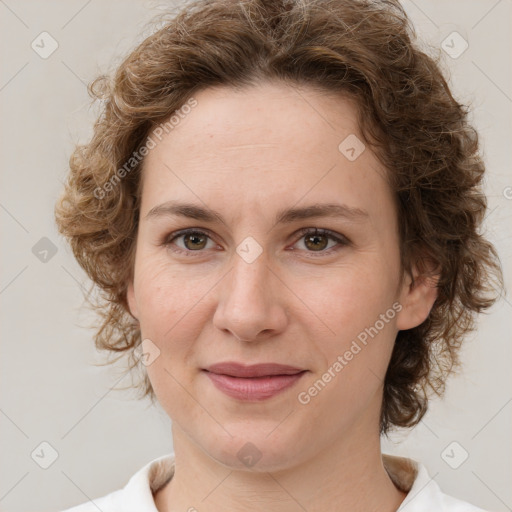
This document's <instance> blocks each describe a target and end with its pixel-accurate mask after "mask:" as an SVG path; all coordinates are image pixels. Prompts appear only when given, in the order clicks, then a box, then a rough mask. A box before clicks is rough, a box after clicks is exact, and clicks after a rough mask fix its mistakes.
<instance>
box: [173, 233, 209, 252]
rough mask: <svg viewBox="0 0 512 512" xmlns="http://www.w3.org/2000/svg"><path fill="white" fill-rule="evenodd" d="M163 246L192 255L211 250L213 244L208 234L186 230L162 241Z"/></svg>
mask: <svg viewBox="0 0 512 512" xmlns="http://www.w3.org/2000/svg"><path fill="white" fill-rule="evenodd" d="M208 244H210V245H208ZM163 245H165V246H167V247H169V248H170V249H172V250H173V251H175V252H181V253H192V252H203V249H212V248H213V247H214V246H215V243H214V242H213V240H212V239H211V237H210V235H209V234H207V233H205V232H203V231H197V230H193V229H188V230H183V231H178V232H176V233H172V234H171V235H169V236H168V237H167V238H166V239H165V240H164V241H163Z"/></svg>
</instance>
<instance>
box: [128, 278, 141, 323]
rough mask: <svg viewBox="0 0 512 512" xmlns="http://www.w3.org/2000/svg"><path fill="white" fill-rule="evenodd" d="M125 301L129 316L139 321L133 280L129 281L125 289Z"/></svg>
mask: <svg viewBox="0 0 512 512" xmlns="http://www.w3.org/2000/svg"><path fill="white" fill-rule="evenodd" d="M126 301H127V302H128V308H129V309H130V313H131V315H132V316H133V317H134V318H135V319H137V320H138V319H139V311H138V309H137V301H136V300H135V289H134V286H133V279H130V281H129V282H128V286H127V288H126Z"/></svg>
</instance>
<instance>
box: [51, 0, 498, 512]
mask: <svg viewBox="0 0 512 512" xmlns="http://www.w3.org/2000/svg"><path fill="white" fill-rule="evenodd" d="M91 92H92V93H93V94H94V95H95V96H96V97H97V98H101V99H103V100H104V107H103V108H104V111H103V114H102V116H101V117H100V119H99V120H98V122H97V123H96V125H95V131H94V135H93V138H92V140H91V142H90V143H89V144H88V145H86V146H84V147H79V148H77V149H76V151H75V153H74V154H73V156H72V158H71V162H70V163H71V170H70V175H69V180H68V183H67V185H66V190H65V193H64V196H63V197H62V199H61V200H60V202H59V204H58V205H57V207H56V217H57V223H58V226H59V229H60V231H61V233H63V234H64V235H65V236H66V237H68V239H69V240H70V243H71V246H72V248H73V251H74V254H75V256H76V257H77V259H78V261H79V263H80V264H81V265H82V267H83V268H84V269H85V270H86V271H87V272H88V274H89V276H90V277H91V279H92V280H93V281H94V283H96V284H97V285H98V287H99V288H100V289H102V290H103V291H104V295H103V299H104V300H105V303H104V304H103V305H101V304H100V305H99V307H103V310H102V311H103V323H102V325H101V326H100V329H99V330H98V333H97V336H96V344H97V346H98V347H99V348H102V349H107V350H111V351H117V352H120V353H121V354H122V353H124V352H128V353H129V354H130V355H131V357H132V359H131V362H132V368H135V367H136V366H138V367H141V368H142V369H144V370H145V374H144V382H143V386H142V390H143V393H142V394H143V395H147V396H150V397H151V398H152V399H157V400H158V402H159V403H160V404H161V405H162V407H163V408H164V409H165V411H166V412H167V414H168V415H169V417H170V418H171V420H172V434H173V446H174V454H172V455H166V456H163V457H160V458H159V459H157V460H155V461H152V462H151V463H150V464H148V465H147V466H145V467H144V468H142V469H141V470H140V471H138V472H137V473H136V474H135V475H134V476H133V477H132V479H131V480H130V481H129V483H128V484H127V485H126V487H125V488H124V489H122V490H119V491H116V492H114V493H111V494H109V495H108V496H104V497H103V498H100V499H97V500H94V503H91V502H88V503H84V504H82V505H80V506H77V507H75V508H72V509H69V511H70V512H71V511H73V512H85V511H89V510H97V509H98V508H99V509H101V510H102V511H103V512H107V511H114V510H115V511H116V512H119V511H128V510H133V511H135V510H137V511H152V512H155V511H159V512H165V511H170V510H190V511H192V510H200V511H203V510H204V511H218V510H244V511H256V510H258V511H259V510H262V511H263V510H264V511H295V510H308V511H313V510H324V511H326V510H327V511H328V510H333V511H334V510H336V511H340V510H347V511H348V510H350V511H359V510H361V511H363V510H364V511H369V510H375V511H377V510H378V511H381V512H386V511H389V512H391V511H396V510H400V511H407V512H409V511H410V512H413V511H425V510H429V511H433V510H436V511H462V510H464V511H477V510H481V509H478V508H477V507H474V506H472V505H470V504H468V503H466V502H464V501H462V500H459V499H456V498H454V497H450V496H448V495H446V494H444V493H443V492H442V491H441V490H440V489H439V487H438V486H437V484H436V483H435V482H434V481H433V480H431V478H430V477H429V476H428V474H427V472H426V469H425V468H424V467H423V466H422V465H421V464H419V463H417V462H416V461H413V460H410V459H406V458H401V457H392V456H390V455H386V454H382V453H381V450H380V436H382V435H385V434H386V433H388V432H389V431H390V430H391V429H392V428H396V427H413V426H414V425H416V424H417V423H418V422H419V421H420V420H421V418H422V417H423V415H424V414H425V412H426V410H427V404H428V396H429V391H433V392H436V393H438V394H441V393H442V391H443V386H444V382H445V380H446V378H447V376H448V374H449V373H450V372H451V369H452V367H453V366H454V365H455V364H456V363H457V353H458V349H459V347H460V343H461V341H462V340H463V338H464V336H465V335H466V334H467V333H468V332H469V331H470V330H471V329H472V327H473V323H474V316H475V314H476V313H478V312H480V311H482V310H484V309H486V308H487V307H489V306H490V305H491V304H492V303H493V301H494V300H495V297H496V290H493V288H492V287H491V286H490V285H489V284H488V283H490V282H493V281H494V282H496V280H497V281H498V282H499V280H500V267H499V263H498V259H497V256H496V252H495V250H494V248H493V247H492V245H491V244H490V243H489V242H488V241H487V240H485V239H484V238H483V237H482V236H481V235H480V234H479V228H480V225H481V222H482V220H483V217H484V214H485V210H486V200H485V197H484V196H483V195H482V190H481V182H482V178H483V173H484V165H483V163H482V161H481V159H480V158H479V156H478V142H477V136H476V134H475V132H474V130H473V129H472V127H471V126H470V125H469V124H468V121H467V117H466V116H467V112H466V109H465V108H464V106H462V105H460V104H459V103H457V101H456V100H454V98H453V97H452V95H451V93H450V91H449V88H448V86H447V84H446V82H445V80H444V78H443V76H442V74H441V72H440V70H439V68H438V66H437V64H436V63H435V62H434V60H432V59H431V58H430V57H429V56H427V55H426V54H425V53H423V52H421V51H420V50H419V49H418V48H417V47H416V46H415V43H414V42H413V41H412V28H411V27H410V25H409V22H408V20H407V17H406V15H405V13H404V11H403V10H402V8H401V6H400V4H399V3H398V2H397V1H387V2H379V3H376V2H371V1H366V0H358V1H353V0H351V1H348V0H337V1H308V2H300V1H299V2H292V1H286V2H279V1H278V2H264V1H262V0H259V1H257V0H244V1H242V2H238V3H234V2H231V1H228V0H214V1H210V2H208V1H196V2H194V3H190V4H188V5H187V6H186V7H184V8H183V10H182V11H181V12H180V13H178V14H177V15H176V16H175V17H173V19H171V20H170V21H168V22H167V23H166V24H165V25H164V26H163V28H161V29H160V30H158V31H157V32H156V33H155V34H154V35H152V36H150V37H148V38H147V39H146V40H145V41H143V42H142V44H141V45H140V46H139V47H138V48H137V49H136V50H134V51H133V52H132V53H131V54H130V55H129V56H128V57H127V59H126V60H125V61H124V62H123V63H122V64H121V65H120V67H119V69H118V70H117V73H116V75H115V77H114V78H113V79H112V80H109V79H108V78H107V79H105V78H99V79H98V80H97V81H95V82H94V84H93V86H92V87H91ZM491 278H492V279H491Z"/></svg>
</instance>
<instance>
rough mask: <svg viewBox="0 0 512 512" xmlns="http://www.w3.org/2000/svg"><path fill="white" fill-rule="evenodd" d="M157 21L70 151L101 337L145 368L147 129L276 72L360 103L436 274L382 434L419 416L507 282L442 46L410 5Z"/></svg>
mask: <svg viewBox="0 0 512 512" xmlns="http://www.w3.org/2000/svg"><path fill="white" fill-rule="evenodd" d="M162 16H163V17H162ZM167 16H168V17H169V18H168V19H166V17H167ZM158 22H159V23H161V22H163V26H161V27H160V28H158V29H157V30H156V31H155V32H154V33H153V34H152V35H150V36H149V37H147V38H146V39H145V40H144V41H143V42H142V43H141V44H140V45H139V46H138V47H137V48H136V49H135V50H133V51H132V52H131V53H130V54H129V55H128V56H127V57H126V58H125V60H124V61H123V62H122V63H121V64H120V66H119V67H118V69H117V70H116V72H115V73H114V74H112V76H110V77H109V76H106V75H102V76H100V77H98V78H96V79H95V80H94V81H93V82H92V83H91V84H90V85H89V93H90V94H91V96H92V97H93V98H94V99H95V100H101V102H102V109H101V115H100V117H99V118H98V120H97V121H96V123H95V125H94V134H93V136H92V139H91V141H90V142H89V143H88V144H86V145H78V146H77V147H76V148H75V150H74V152H73V154H72V155H71V158H70V172H69V175H68V178H67V182H66V185H65V190H64V193H63V195H62V197H61V198H60V199H59V201H58V203H57V204H56V208H55V215H56V220H57V224H58V228H59V231H60V233H62V234H63V235H65V237H67V239H68V240H69V242H70V245H71V247H72V250H73V253H74V255H75V257H76V258H77V260H78V262H79V264H80V265H81V267H82V268H83V269H84V270H85V272H86V273H87V274H88V276H89V277H90V278H91V280H92V288H95V289H97V290H99V291H100V294H99V296H98V297H97V298H96V299H95V302H94V303H93V302H91V304H93V307H94V308H95V310H97V311H98V313H99V314H100V315H101V318H102V323H101V325H100V327H99V329H98V330H97V332H96V335H95V343H96V347H97V348H98V349H102V350H107V351H109V354H114V353H118V354H121V356H122V355H124V354H127V355H128V357H129V359H130V364H129V368H128V371H131V370H133V369H134V368H135V367H136V366H138V365H137V363H138V358H137V357H135V355H134V349H135V348H136V347H138V345H140V343H141V333H140V328H139V325H138V322H137V321H136V320H135V319H134V318H133V317H132V316H131V314H130V313H129V309H128V305H127V298H126V292H127V283H128V281H129V280H131V279H132V278H133V268H134V255H135V245H136V233H137V226H138V215H139V205H140V192H141V190H140V183H141V180H140V174H141V163H142V162H143V160H144V159H143V158H140V156H138V158H137V159H135V160H134V159H133V158H134V155H139V150H140V154H144V153H143V152H142V147H143V146H144V143H145V141H146V139H147V137H148V134H150V133H151V131H152V130H153V129H154V128H155V127H156V126H157V125H159V124H160V123H162V122H163V121H165V120H167V119H169V118H170V116H171V115H172V114H173V113H175V112H176V111H178V110H179V109H180V107H181V106H182V105H184V104H185V103H186V101H187V99H190V98H191V97H192V96H193V95H194V93H196V92H198V91H199V90H202V89H205V88H207V87H210V86H216V85H222V86H228V87H244V86H247V85H254V84H256V85H257V84H260V83H262V82H263V81H269V80H278V81H281V82H284V83H286V84H289V85H290V86H300V85H307V86H310V87H314V88H315V89H319V90H321V91H326V92H334V93H342V94H344V95H346V96H347V97H350V98H352V99H354V100H355V101H356V104H357V106H358V110H359V124H360V127H361V132H362V135H363V139H364V142H365V144H367V145H369V146H371V147H372V149H373V151H374V152H375V154H376V155H377V157H378V158H379V159H380V160H381V162H382V163H383V164H384V165H385V167H386V168H387V170H388V174H389V176H388V179H389V182H390V184H391V185H392V189H393V190H394V193H395V198H396V205H397V210H398V221H399V230H400V244H401V247H400V252H401V262H402V267H403V270H404V271H406V272H410V271H411V269H412V265H413V264H419V269H420V271H421V273H422V275H427V274H428V273H429V269H431V268H432V264H434V266H435V267H436V269H437V270H436V274H437V275H438V283H437V287H438V297H437V299H436V301H435V303H434V306H433V308H432V310H431V312H430V315H429V317H428V318H427V320H426V321H425V322H423V323H422V324H421V325H419V326H418V327H415V328H413V329H410V330H406V331H400V332H399V333H398V336H397V339H396V342H395V345H394V349H393V353H392V356H391V361H390V364H389V367H388V370H387V374H386V377H385V382H384V392H383V402H382V408H381V420H380V431H381V434H386V433H387V432H388V431H389V429H390V428H392V427H395V426H398V427H412V426H414V425H416V424H417V423H418V422H419V421H420V420H421V418H422V417H423V415H424V414H425V412H426V410H427V405H428V398H429V395H430V392H431V391H433V392H434V393H436V394H437V395H439V396H441V395H442V393H443V392H444V387H445V382H446V379H447V377H448V375H449V374H450V373H452V372H453V371H454V370H455V369H456V367H457V365H459V364H460V362H459V359H458V351H459V348H460V345H461V342H462V339H463V338H464V336H465V335H466V334H467V333H468V332H469V331H471V330H472V329H474V323H475V315H476V313H479V312H481V311H483V310H485V309H486V308H488V307H489V306H490V305H492V304H493V302H494V301H495V300H496V299H497V297H498V296H499V292H500V290H501V288H502V275H501V267H500V263H499V259H498V256H497V254H496V251H495V249H494V247H493V246H492V245H491V244H490V243H489V241H487V240H486V239H485V238H484V237H483V236H482V234H481V227H482V222H483V220H484V215H485V211H486V208H487V203H486V198H485V196H484V195H483V192H482V181H483V175H484V163H483V161H482V159H481V157H480V155H479V150H478V136H477V133H476V132H475V130H474V128H473V127H472V126H470V124H469V122H468V119H467V117H468V108H467V107H466V106H464V105H462V104H459V103H458V102H457V101H456V100H455V99H454V98H453V96H452V94H451V92H450V89H449V87H448V85H447V82H446V79H445V78H444V77H443V73H442V71H441V69H440V65H439V56H438V55H437V56H436V57H434V56H429V55H428V54H427V53H426V52H425V51H423V50H420V48H419V46H418V45H417V43H416V41H415V37H416V36H415V32H414V28H413V27H412V26H411V24H410V22H409V20H408V18H407V15H406V13H405V11H404V9H403V7H402V6H401V5H400V3H399V2H398V0H384V1H378V2H376V1H371V0H297V1H292V0H281V1H280V0H272V1H265V0H242V1H239V2H233V1H232V0H196V1H194V2H188V3H186V4H185V5H182V6H181V7H180V9H178V11H177V12H174V11H168V12H167V13H165V14H164V15H160V16H159V17H158ZM127 162H130V166H129V168H128V169H126V163H127ZM122 169H124V172H122ZM418 262H419V263H418ZM92 288H91V290H92ZM88 299H89V297H88ZM89 300H90V299H89ZM121 356H120V357H121ZM117 359H119V357H118V358H117ZM117 359H116V360H117ZM107 364H108V363H107ZM143 379H144V380H143V383H142V384H143V385H142V386H139V389H142V397H143V396H149V397H150V398H151V400H154V398H155V397H154V392H153V389H152V386H151V383H150V381H149V379H148V377H147V374H145V372H143Z"/></svg>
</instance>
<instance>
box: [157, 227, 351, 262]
mask: <svg viewBox="0 0 512 512" xmlns="http://www.w3.org/2000/svg"><path fill="white" fill-rule="evenodd" d="M296 234H298V235H300V236H299V238H298V240H297V242H298V241H299V240H300V239H302V238H304V237H305V236H306V235H323V236H326V237H328V238H330V239H331V240H334V241H335V242H337V243H338V245H337V246H334V247H330V248H329V249H326V250H322V251H306V252H308V253H309V254H310V255H311V257H313V258H317V257H321V256H324V255H326V254H331V253H332V252H334V251H338V250H340V249H341V248H342V247H343V246H347V245H349V244H350V241H349V240H348V239H347V238H346V237H344V236H343V235H339V234H337V233H335V232H333V231H330V230H328V229H322V228H302V229H300V230H299V231H298V232H297V233H296ZM185 235H206V236H207V237H208V238H209V239H210V240H212V237H211V236H210V234H209V232H208V231H203V230H199V229H194V228H188V229H182V230H180V231H175V232H174V233H171V234H170V235H168V236H167V237H166V238H165V239H164V241H163V242H162V245H164V246H166V247H168V248H169V249H171V250H172V251H174V252H177V253H180V254H185V255H186V256H187V257H189V256H192V254H191V253H195V252H197V253H202V252H204V250H197V251H191V250H184V249H181V248H176V246H174V244H173V242H174V241H175V240H176V239H177V238H180V237H182V236H185ZM297 242H295V243H297ZM315 253H316V254H315Z"/></svg>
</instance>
